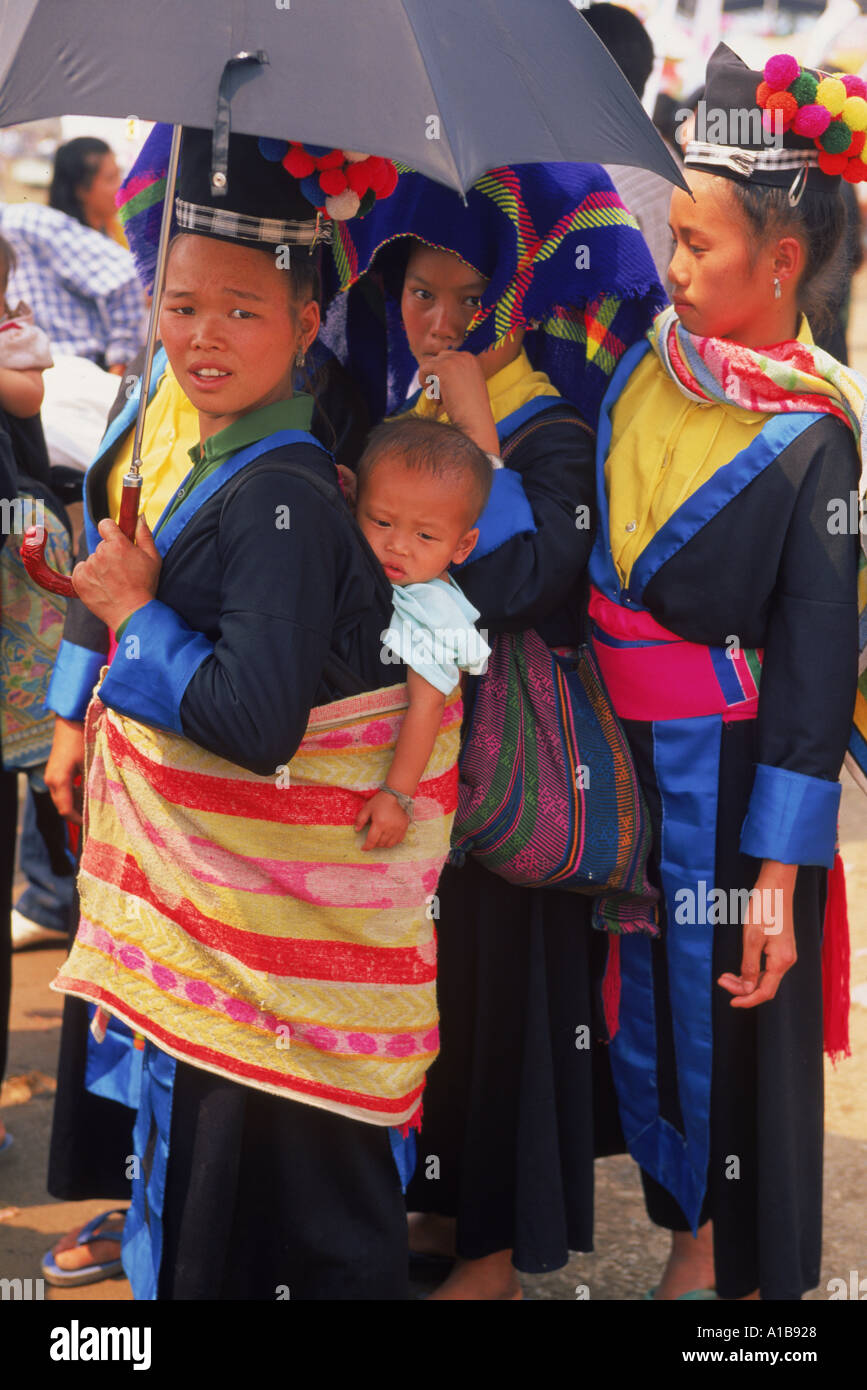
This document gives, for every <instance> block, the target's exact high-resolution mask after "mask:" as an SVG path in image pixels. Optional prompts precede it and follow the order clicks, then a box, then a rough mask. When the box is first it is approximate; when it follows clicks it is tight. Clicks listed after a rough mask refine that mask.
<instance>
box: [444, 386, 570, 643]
mask: <svg viewBox="0 0 867 1390" xmlns="http://www.w3.org/2000/svg"><path fill="white" fill-rule="evenodd" d="M508 443H509V441H507V446H508ZM508 465H509V469H510V470H514V472H515V473H516V474H517V475H518V479H517V481H518V482H519V483H520V485H521V487H520V493H519V495H518V494H517V490H516V496H515V498H514V499H513V502H514V506H515V513H516V515H517V517H518V525H519V527H520V529H519V531H518V534H513V535H511V536H510V537H509V538H508V539H505V540H503V541H502V542H501V543H500V544H499V545H497V546H496V547H495V548H491V549H490V550H489V553H487V554H484V555H482V556H481V557H480V558H477V559H476V560H475V561H474V560H473V555H472V554H471V555H470V556H469V557H468V560H467V562H466V563H465V564H464V565H461V566H459V567H457V568H456V569H455V579H456V580H457V582H458V584H460V586H461V588H462V589H463V591H464V593H465V594H466V596H467V598H468V599H469V600H470V602H471V603H472V604H474V606H475V607H476V608H478V610H479V612H480V614H481V620H480V621H481V623H482V624H483V625H484V626H485V627H488V628H493V629H494V630H498V629H499V630H505V631H521V630H522V629H524V628H527V627H535V626H536V625H537V623H539V622H540V621H541V620H542V619H544V618H546V617H547V616H548V615H549V614H551V613H553V612H554V611H555V610H556V609H558V608H559V607H560V606H561V605H562V604H563V603H564V602H566V601H567V600H568V599H570V598H571V597H572V596H573V595H574V592H575V589H576V586H577V584H578V582H579V580H580V579H581V576H582V575H583V573H584V570H585V567H586V565H587V561H588V559H589V556H590V549H591V546H592V544H593V533H594V528H595V513H596V482H595V452H594V436H593V431H592V430H590V429H589V428H588V427H587V426H586V425H585V424H584V422H583V421H582V420H581V417H580V415H579V414H578V412H577V411H576V410H575V409H574V408H573V407H571V406H570V405H569V404H568V403H567V402H565V401H563V402H559V403H557V405H555V406H554V407H553V408H552V411H551V412H545V413H542V414H540V415H538V416H536V417H535V419H534V420H533V421H532V422H531V423H530V424H529V425H527V426H526V427H525V429H524V431H523V432H522V437H521V439H520V442H518V443H516V445H515V447H514V449H513V451H512V452H511V453H510V454H509V457H508ZM503 471H504V472H505V470H503ZM496 476H497V477H499V471H498V473H497V475H496ZM522 518H523V520H522ZM528 522H529V523H531V524H532V529H529V528H528V529H524V528H525V526H528Z"/></svg>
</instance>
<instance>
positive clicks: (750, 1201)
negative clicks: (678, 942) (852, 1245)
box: [625, 721, 828, 1299]
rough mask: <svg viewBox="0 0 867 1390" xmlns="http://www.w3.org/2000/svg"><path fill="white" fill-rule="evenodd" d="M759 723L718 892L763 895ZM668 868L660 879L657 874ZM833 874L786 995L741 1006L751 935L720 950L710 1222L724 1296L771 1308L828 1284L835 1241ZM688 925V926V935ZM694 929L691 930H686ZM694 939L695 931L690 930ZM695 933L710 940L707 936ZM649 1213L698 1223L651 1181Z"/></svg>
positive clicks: (639, 739)
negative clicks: (826, 1018) (748, 843)
mask: <svg viewBox="0 0 867 1390" xmlns="http://www.w3.org/2000/svg"><path fill="white" fill-rule="evenodd" d="M625 729H626V732H627V735H628V738H629V741H630V744H631V747H632V751H633V756H634V758H635V762H636V767H637V769H638V773H639V776H640V779H641V782H642V786H643V789H644V792H645V796H646V798H647V802H648V806H649V809H650V813H651V817H652V819H653V821H654V844H655V846H658V845H659V843H660V834H661V808H660V799H659V793H658V789H657V787H656V784H655V779H654V776H653V764H652V731H651V728H650V726H648V725H646V724H640V723H627V724H626V725H625ZM754 738H755V727H754V725H753V724H752V722H749V721H744V722H741V723H733V724H729V725H724V726H723V732H722V748H721V755H720V778H719V803H718V817H717V843H716V886H717V887H719V888H722V889H724V890H726V892H728V891H729V890H731V889H739V888H751V887H752V886H753V884H754V883H755V879H756V875H757V873H758V870H759V861H758V860H756V859H752V858H749V857H747V856H746V855H743V854H741V853H740V849H739V840H740V830H741V826H742V825H743V822H744V819H745V817H746V813H747V805H748V802H749V796H750V791H751V788H752V785H753V777H754V769H755V749H754ZM657 874H658V870H657V868H656V865H655V864H654V865H652V866H651V875H652V876H656V875H657ZM827 878H828V875H827V870H825V869H823V868H817V867H801V868H799V870H798V878H797V884H796V888H795V899H794V919H795V941H796V945H797V951H798V960H797V962H796V964H795V965H794V966H793V967H792V968H791V969H790V970H789V971H787V973H786V974H785V975H784V976H783V979H782V981H781V983H780V987H779V990H778V991H777V995H776V997H775V998H774V999H772V1000H770V1001H768V1002H767V1003H764V1004H760V1005H758V1006H757V1007H756V1008H755V1009H744V1010H741V1009H733V1008H732V1007H731V1003H730V1000H731V995H729V994H727V993H726V991H725V990H723V989H722V988H721V987H720V986H719V985H717V983H716V981H717V980H718V978H719V976H720V975H721V974H723V972H725V971H732V972H733V973H734V974H740V963H741V951H742V931H741V927H740V926H739V925H738V924H730V925H725V926H723V925H719V926H715V927H713V928H710V927H707V928H704V930H712V931H713V933H714V941H713V976H712V978H713V985H712V989H713V995H712V1009H713V1015H712V1018H713V1071H712V1080H711V1131H710V1159H709V1164H708V1175H707V1192H706V1196H705V1202H704V1208H703V1211H702V1216H701V1219H702V1221H704V1220H706V1219H707V1218H711V1219H712V1220H713V1222H714V1255H715V1263H716V1288H717V1292H718V1294H719V1296H720V1297H721V1298H742V1297H743V1296H744V1295H745V1294H748V1293H751V1292H752V1291H753V1290H754V1289H760V1291H761V1296H762V1298H764V1299H798V1298H800V1297H801V1295H802V1294H803V1293H805V1292H806V1290H807V1289H810V1288H814V1287H815V1286H816V1284H817V1283H818V1281H819V1270H820V1261H821V1245H822V1144H823V1103H824V1093H823V1085H824V1077H823V1058H822V960H821V943H822V925H823V919H824V908H825V897H826V893H827ZM677 929H678V928H677V927H675V928H674V930H677ZM668 930H671V928H670V927H669V926H665V927H664V930H663V936H662V939H661V940H660V941H659V942H657V943H656V944H655V945H654V952H655V954H656V965H655V985H656V1015H657V1020H658V1044H659V1066H658V1078H659V1091H660V1098H661V1103H662V1106H663V1113H664V1114H666V1118H668V1119H670V1120H671V1122H672V1123H674V1124H677V1123H678V1120H679V1101H678V1094H677V1073H676V1067H675V1062H674V1051H673V1046H672V1044H671V1029H670V1023H669V1021H668V1020H667V1019H666V1012H667V1009H668V1005H667V990H666V986H665V978H666V958H665V932H666V931H668ZM681 930H683V928H681ZM686 930H690V928H686ZM691 930H693V931H694V930H696V928H695V927H693V928H691ZM643 1180H644V1186H645V1196H646V1200H647V1208H648V1213H649V1215H650V1217H651V1219H652V1220H653V1221H655V1222H656V1223H657V1224H658V1225H660V1226H664V1227H667V1228H668V1229H669V1230H687V1229H688V1225H687V1222H686V1220H685V1218H684V1216H683V1213H682V1211H681V1210H680V1207H679V1205H678V1203H677V1202H676V1201H675V1200H674V1198H673V1197H672V1196H671V1195H670V1194H669V1193H668V1192H667V1191H665V1189H664V1188H662V1187H660V1186H659V1184H658V1183H656V1182H655V1181H653V1180H652V1179H651V1178H649V1177H647V1175H643Z"/></svg>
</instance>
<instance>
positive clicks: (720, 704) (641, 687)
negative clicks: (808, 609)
mask: <svg viewBox="0 0 867 1390" xmlns="http://www.w3.org/2000/svg"><path fill="white" fill-rule="evenodd" d="M590 617H591V619H592V623H593V626H592V631H591V639H592V642H593V650H594V652H595V654H596V660H597V661H598V663H599V669H600V671H601V672H602V678H603V680H604V681H605V684H606V686H607V688H608V694H609V695H610V697H611V701H612V703H613V705H614V709H615V712H616V713H617V715H618V716H619V717H620V718H621V719H644V720H655V719H696V718H698V717H699V716H701V715H708V714H721V715H722V716H723V719H724V720H725V721H726V722H728V721H730V720H735V719H755V717H756V715H757V713H758V708H759V687H758V678H759V672H760V667H761V661H762V652H761V650H750V651H747V650H746V649H744V648H738V649H737V650H732V651H729V649H728V648H726V647H707V646H702V645H701V644H699V643H696V642H685V641H684V640H683V638H681V637H678V636H677V635H676V633H674V632H669V630H668V628H665V627H662V625H661V624H660V623H658V622H657V621H656V620H655V618H652V617H651V616H650V614H649V613H645V612H636V611H635V610H634V609H628V608H623V607H621V605H620V604H619V603H614V602H612V600H611V599H608V598H606V597H605V595H604V594H603V593H601V592H600V591H599V590H598V589H596V588H594V587H592V586H591V590H590Z"/></svg>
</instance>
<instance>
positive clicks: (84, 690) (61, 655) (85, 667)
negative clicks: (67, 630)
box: [45, 639, 108, 720]
mask: <svg viewBox="0 0 867 1390" xmlns="http://www.w3.org/2000/svg"><path fill="white" fill-rule="evenodd" d="M107 660H108V658H107V657H106V655H105V653H104V652H95V651H92V650H91V649H90V647H79V646H78V644H77V642H67V641H66V640H65V639H64V640H63V641H62V642H61V644H60V649H59V651H58V653H57V660H56V661H55V663H54V670H53V671H52V673H51V683H50V685H49V687H48V694H47V696H46V697H45V708H46V709H50V710H53V711H54V713H55V714H59V715H60V716H61V718H63V719H81V720H83V719H84V716H85V713H86V711H87V706H88V705H89V704H90V697H91V695H92V694H93V687H94V686H95V685H96V682H97V681H98V679H99V673H100V671H101V670H102V668H103V666H104V665H105V663H106V661H107Z"/></svg>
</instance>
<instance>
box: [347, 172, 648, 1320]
mask: <svg viewBox="0 0 867 1390" xmlns="http://www.w3.org/2000/svg"><path fill="white" fill-rule="evenodd" d="M406 233H409V234H410V235H408V236H407V235H402V234H406ZM335 259H336V261H337V263H338V264H339V265H340V264H342V265H343V266H344V267H345V268H346V272H347V274H346V278H347V280H348V279H350V278H353V276H352V271H353V270H354V271H355V273H356V276H360V277H361V278H360V283H358V284H357V285H355V287H354V288H352V289H351V290H350V294H349V303H348V306H347V307H346V310H345V313H341V315H340V318H339V331H338V329H334V332H333V334H332V328H333V325H332V324H331V323H330V322H329V323H327V324H326V329H325V336H326V340H327V341H332V343H333V346H334V347H335V350H336V351H337V353H338V356H341V357H345V358H346V360H347V361H348V362H349V364H350V366H351V367H352V368H353V369H354V370H355V371H356V373H357V374H358V375H359V376H361V375H362V374H363V373H364V371H365V369H366V372H367V376H368V380H369V383H370V385H371V387H374V386H376V385H377V384H378V385H379V386H380V391H381V395H380V398H379V402H378V403H377V402H376V401H373V402H372V405H371V413H372V414H374V415H375V414H376V413H377V409H376V407H377V404H378V405H379V411H380V412H381V411H382V410H383V408H391V409H392V410H394V409H400V408H401V407H403V406H405V404H406V402H405V400H404V399H403V398H402V396H403V397H405V393H406V389H407V387H409V386H410V384H411V378H412V376H413V372H414V371H416V370H417V372H418V383H419V386H420V389H418V390H416V391H414V394H413V396H412V397H411V399H410V402H409V405H408V408H409V409H410V410H412V411H414V412H415V413H417V414H420V415H426V416H438V417H440V418H447V419H448V420H450V421H451V422H452V423H453V424H458V425H459V426H460V428H461V429H463V430H464V431H465V433H467V434H468V435H470V437H471V438H472V439H473V440H474V441H475V442H476V443H477V444H478V445H479V446H480V447H481V448H482V449H484V450H485V451H487V452H489V453H491V454H494V455H501V454H503V453H506V454H507V456H508V466H507V467H506V468H505V469H498V471H497V472H496V473H495V485H494V494H492V496H494V500H495V504H496V505H497V506H498V513H499V524H498V526H497V528H496V533H495V530H494V527H493V526H492V527H491V529H490V530H487V531H486V525H487V524H489V523H490V522H491V517H492V512H491V511H489V512H488V513H487V514H486V516H487V523H486V518H485V517H484V516H483V518H482V520H481V522H480V523H479V524H480V527H481V536H480V541H479V546H478V548H479V549H480V550H481V551H483V552H484V553H483V554H482V557H481V558H479V559H478V560H476V561H475V562H474V563H467V564H465V565H463V566H461V567H460V570H459V571H458V580H459V583H460V585H461V587H462V589H464V591H465V592H466V594H467V596H468V597H469V599H470V601H471V602H472V603H473V605H474V606H475V607H476V608H477V609H479V611H480V613H481V619H480V623H481V625H482V626H483V628H485V629H486V630H487V631H488V632H489V633H493V634H496V633H498V632H518V631H522V630H524V629H526V628H531V627H533V628H535V629H536V630H537V631H538V632H539V634H540V635H541V636H542V637H543V639H544V641H545V642H547V643H548V644H549V645H551V646H553V647H555V648H570V647H574V646H575V644H576V643H577V642H578V640H579V639H580V616H579V615H580V608H581V599H582V592H583V585H584V571H585V567H586V563H587V559H588V556H589V553H590V546H591V543H592V528H593V521H592V513H593V511H595V504H594V484H593V478H592V472H593V466H592V456H593V426H594V425H595V419H596V413H597V410H598V406H599V401H600V399H601V397H602V394H603V393H604V390H605V387H606V384H607V381H608V375H609V373H610V371H611V370H613V368H614V365H615V362H616V360H617V358H618V357H619V356H620V355H621V354H622V352H623V351H624V350H625V348H626V346H627V344H629V343H632V342H634V341H635V340H636V339H637V338H638V337H639V336H640V335H641V334H642V333H643V332H644V331H645V330H646V328H647V326H648V324H649V322H650V320H651V317H652V313H653V311H654V309H655V308H656V307H657V306H658V305H659V303H660V302H661V301H662V298H663V295H662V292H661V289H660V288H659V285H658V282H657V280H656V275H655V271H654V268H653V263H652V261H651V259H650V256H649V254H648V252H647V250H646V247H645V246H644V243H643V241H642V239H641V237H640V234H639V233H638V231H637V229H636V228H635V224H634V223H633V221H632V219H631V218H630V217H629V215H628V213H627V212H626V210H625V209H624V208H623V205H622V203H621V202H620V200H619V198H618V197H617V194H616V193H615V191H614V190H613V188H612V186H611V184H610V182H609V181H608V179H607V177H606V176H605V175H604V173H603V172H602V171H601V170H599V169H598V168H596V167H594V166H557V167H549V166H545V165H541V166H522V167H516V168H503V169H496V170H493V171H492V172H491V173H489V174H488V175H486V176H485V177H484V178H483V179H481V180H479V181H478V182H477V183H476V184H475V185H474V187H473V188H472V189H471V191H470V193H469V194H468V198H467V206H466V208H464V207H462V206H461V205H460V204H459V203H458V201H457V199H456V198H455V197H454V196H453V195H452V194H451V193H449V192H447V191H445V190H442V189H439V188H437V187H436V186H435V185H432V184H431V183H429V182H428V181H427V180H424V179H422V178H421V177H420V176H418V175H414V174H402V176H401V178H400V181H399V184H398V188H397V191H396V192H395V194H394V195H393V196H392V198H391V199H390V200H389V202H388V203H386V204H384V205H383V206H382V207H381V208H377V209H374V211H373V212H371V214H370V215H369V216H368V217H367V218H366V219H364V220H363V221H361V222H353V223H347V224H344V225H343V226H342V227H341V228H339V229H338V244H337V245H336V247H335ZM377 285H378V286H379V287H380V288H381V290H382V292H383V296H384V297H383V298H382V299H379V295H378V292H377V288H376V287H377ZM378 323H379V324H381V325H383V327H384V329H385V334H384V341H380V342H378V341H377V329H376V325H377V324H378ZM356 335H357V337H356ZM383 364H387V371H386V372H384V373H383V376H382V378H381V379H380V381H379V382H378V383H377V382H376V380H375V379H374V380H372V381H371V380H370V378H371V377H372V376H373V371H374V370H375V369H376V368H377V367H380V368H381V366H382V365H383ZM386 379H387V381H388V384H389V391H388V394H387V396H386V393H385V391H384V389H383V383H384V382H385V380H386ZM497 461H498V462H499V459H498V460H497ZM498 479H499V481H498ZM501 488H502V489H503V490H502V492H500V489H501ZM507 489H508V491H507ZM497 494H499V497H502V498H507V499H508V500H507V501H504V502H503V503H502V504H499V502H498V497H497ZM480 679H482V680H483V679H484V677H481V678H480ZM477 685H478V679H471V680H470V681H469V682H468V686H467V690H466V695H465V699H466V702H467V705H468V706H469V707H471V702H472V700H473V696H474V690H475V687H476V686H477ZM437 894H438V939H439V951H440V961H439V979H438V999H439V1006H440V1012H441V1019H442V1025H441V1026H442V1050H441V1053H440V1057H439V1059H438V1060H437V1062H436V1064H435V1066H434V1067H433V1069H432V1071H431V1075H430V1078H429V1082H428V1087H427V1090H426V1093H425V1113H424V1125H423V1129H422V1140H421V1149H420V1161H419V1164H418V1168H417V1171H416V1176H415V1178H414V1180H413V1182H412V1184H411V1186H410V1189H409V1192H408V1204H409V1207H410V1209H411V1211H414V1212H415V1213H417V1215H415V1216H414V1217H413V1218H412V1224H411V1229H410V1244H411V1248H412V1249H413V1250H415V1251H416V1252H417V1253H418V1254H450V1255H452V1256H454V1254H455V1253H457V1256H458V1261H457V1264H456V1266H455V1268H454V1270H453V1271H452V1273H451V1274H450V1276H449V1278H448V1280H447V1281H446V1283H445V1284H444V1285H443V1287H442V1289H441V1290H439V1291H438V1293H437V1294H435V1295H434V1297H437V1298H451V1299H489V1298H493V1299H498V1298H513V1297H519V1296H520V1288H519V1285H518V1281H517V1276H516V1273H515V1267H517V1268H518V1269H522V1270H526V1271H528V1272H540V1271H543V1270H549V1269H555V1268H558V1267H559V1266H561V1265H563V1264H564V1263H565V1262H566V1260H567V1259H568V1252H569V1250H570V1249H572V1250H575V1249H582V1250H586V1249H590V1248H591V1246H592V1171H593V1155H594V1141H595V1146H596V1148H597V1149H600V1150H602V1151H606V1150H607V1151H610V1149H611V1147H617V1146H618V1135H617V1132H616V1128H617V1127H616V1121H615V1122H614V1123H613V1124H610V1125H608V1127H607V1132H606V1130H605V1128H604V1127H603V1128H602V1129H600V1130H597V1132H596V1133H595V1134H594V1125H593V1070H594V1063H595V1062H598V1063H599V1065H600V1076H604V1070H605V1067H604V1056H594V1052H593V1051H592V1049H587V1050H586V1051H581V1050H578V1049H577V1048H576V1029H577V1028H579V1027H580V1025H582V1024H586V1025H587V1027H588V1029H592V1030H593V1032H594V1035H595V1036H598V1035H599V1033H600V1031H601V1030H600V1029H599V1028H598V1027H597V1004H598V999H597V996H598V991H599V977H600V976H601V973H602V968H603V966H604V961H605V943H604V939H603V938H602V937H601V936H597V935H596V934H594V933H592V932H591V930H590V902H589V900H588V899H586V898H582V897H581V896H579V895H577V894H574V893H568V892H564V891H561V890H558V889H553V888H545V889H542V888H525V887H517V886H514V885H512V884H510V883H508V882H506V881H505V880H504V879H501V878H499V877H497V876H496V875H495V874H493V873H491V872H490V871H489V870H488V869H486V868H484V867H482V866H481V865H479V864H477V863H476V862H475V861H474V860H473V859H472V857H470V856H468V857H467V859H466V861H465V863H464V864H463V865H462V866H461V867H459V868H458V867H451V866H449V867H447V868H446V869H445V870H444V872H443V874H442V877H441V879H440V883H439V887H438V889H437ZM591 938H592V940H591ZM598 1012H601V1010H599V1011H598ZM434 1159H435V1160H436V1162H433V1160H434ZM422 1214H423V1215H422Z"/></svg>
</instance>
